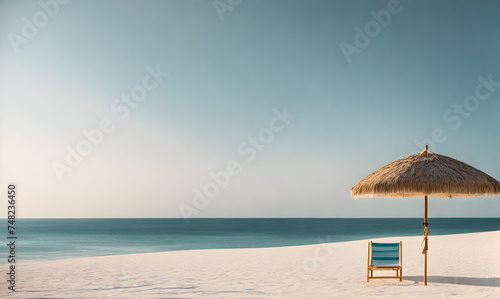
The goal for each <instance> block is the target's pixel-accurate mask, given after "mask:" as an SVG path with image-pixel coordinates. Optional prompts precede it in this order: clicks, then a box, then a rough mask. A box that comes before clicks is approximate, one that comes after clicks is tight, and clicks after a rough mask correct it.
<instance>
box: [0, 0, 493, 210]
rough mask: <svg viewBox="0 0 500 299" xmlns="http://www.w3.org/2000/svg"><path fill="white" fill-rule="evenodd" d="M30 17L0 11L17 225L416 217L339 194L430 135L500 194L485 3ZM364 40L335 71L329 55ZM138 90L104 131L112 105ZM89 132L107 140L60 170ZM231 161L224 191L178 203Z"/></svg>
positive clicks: (469, 206)
mask: <svg viewBox="0 0 500 299" xmlns="http://www.w3.org/2000/svg"><path fill="white" fill-rule="evenodd" d="M61 2H63V1H61ZM40 3H42V4H43V5H41V4H39V2H38V1H1V2H0V37H1V38H0V59H1V65H0V82H1V84H0V117H1V118H0V122H1V123H0V124H1V127H0V128H1V130H0V141H1V143H0V155H1V156H0V161H1V168H0V176H1V177H0V179H1V181H2V185H3V186H6V184H7V183H8V182H16V183H17V184H18V186H19V200H20V201H19V211H20V216H21V217H183V216H186V215H189V217H398V216H399V217H421V216H423V215H422V214H423V200H421V199H418V198H415V199H357V200H355V199H353V198H351V197H350V188H351V187H352V186H353V185H355V184H356V183H357V182H358V181H359V180H361V179H363V178H364V177H365V176H366V175H368V174H370V173H371V172H373V171H374V170H376V169H378V168H380V167H382V166H384V165H386V164H388V163H390V162H392V161H393V160H396V159H398V158H401V157H403V156H407V155H409V154H412V153H415V152H417V151H420V150H422V149H423V145H424V143H425V142H426V139H429V138H432V134H433V133H432V132H433V131H434V132H435V133H434V134H437V135H436V136H437V137H435V139H436V138H437V139H439V140H438V142H433V143H434V144H432V143H431V149H432V150H433V151H435V152H437V153H440V154H443V155H447V156H451V157H454V158H456V159H459V160H462V161H464V162H466V163H468V164H471V165H472V166H475V167H477V168H479V169H481V170H483V171H484V172H486V173H488V174H490V175H492V176H493V177H495V178H497V179H500V167H499V164H498V150H499V149H500V101H499V99H500V86H499V84H500V83H495V82H500V55H499V54H498V53H500V2H498V1H439V2H436V1H414V2H412V1H400V2H399V4H398V2H396V1H275V0H273V1H250V0H244V1H242V2H241V3H240V4H239V5H234V6H231V8H232V10H227V11H225V12H223V20H221V18H220V17H219V15H218V13H217V11H216V9H215V7H214V2H212V1H78V0H73V1H70V2H68V3H67V4H62V3H59V2H56V1H50V0H45V1H41V2H40ZM222 3H224V5H230V2H226V1H222ZM231 3H233V4H237V3H238V2H236V1H235V2H231ZM45 4H46V5H45ZM43 6H46V7H48V8H47V9H46V10H44V8H43ZM390 7H392V8H393V9H395V10H397V11H398V13H391V12H390ZM396 8H397V9H396ZM46 11H48V12H50V13H51V14H52V15H53V16H49V13H48V12H46ZM371 11H374V13H375V14H378V15H380V14H382V15H383V16H387V14H384V12H382V13H381V11H387V12H388V14H389V15H390V21H388V23H387V24H385V25H386V26H382V25H380V24H379V23H377V24H379V25H374V22H376V19H375V18H374V16H373V14H372V13H370V12H371ZM219 13H220V12H219ZM44 14H45V16H46V19H44V17H43V16H44ZM23 18H26V19H23ZM37 18H38V19H37ZM34 19H35V20H34ZM26 21H27V22H28V23H29V24H28V25H27V23H26ZM370 22H371V23H370ZM35 23H38V24H39V25H41V26H37V25H35ZM367 24H371V26H372V27H369V26H368V27H369V28H368V30H376V29H377V28H378V29H379V30H378V31H372V34H371V35H372V36H371V37H370V36H369V35H366V37H368V38H370V41H369V43H368V45H366V46H365V47H364V48H361V47H359V48H358V52H357V53H354V54H352V55H351V56H350V57H349V59H350V62H348V59H346V56H345V55H344V53H343V52H342V50H341V47H340V45H341V44H342V43H347V44H349V45H351V46H356V43H355V39H356V34H357V33H356V31H355V28H356V27H357V28H360V30H361V31H362V32H363V33H364V34H367V32H366V28H367V27H366V25H367ZM30 26H31V27H33V26H35V31H36V33H35V34H33V32H29V30H28V29H26V28H28V27H30ZM373 26H375V27H373ZM376 26H378V27H376ZM32 29H33V28H32ZM26 30H28V31H26ZM26 33H28V35H26ZM30 33H31V35H30ZM23 34H24V35H23ZM20 38H24V40H22V39H20ZM358 39H359V37H358ZM20 40H22V41H23V42H19V41H20ZM365 41H366V40H365ZM148 67H149V68H150V69H157V68H158V69H159V70H160V71H161V72H165V73H168V75H165V76H164V77H162V78H161V79H162V80H161V82H156V81H154V78H152V77H151V73H150V72H148V70H147V69H148ZM147 76H149V77H148V78H147V80H148V81H147V82H149V83H150V84H152V83H154V82H156V83H158V84H157V86H156V87H155V88H153V89H152V90H148V91H147V96H146V97H145V98H144V99H143V100H142V101H141V102H134V103H133V104H134V107H133V108H132V107H130V106H129V109H128V110H129V114H128V116H127V117H126V118H125V119H122V118H120V115H121V114H120V113H117V112H116V111H114V109H113V108H112V107H113V103H114V102H115V101H121V100H120V97H121V96H122V95H123V94H124V95H127V94H130V93H131V92H132V90H134V88H135V90H140V88H141V86H143V80H144V78H145V77H147ZM485 81H492V82H493V83H491V82H490V84H489V85H488V84H486V85H488V86H486V85H485V84H483V83H484V82H485ZM495 84H496V85H495ZM478 86H483V87H478ZM478 88H479V95H480V96H481V97H483V98H484V99H482V100H478V99H477V95H476V90H477V89H478ZM468 97H469V98H468ZM472 97H475V98H476V100H474V98H472ZM118 103H119V105H120V107H122V108H123V107H125V106H123V105H125V104H124V103H123V102H118ZM457 105H459V106H457ZM460 105H461V106H460ZM285 107H286V108H285ZM457 107H458V108H457ZM460 107H461V108H460ZM115 108H116V106H115ZM284 109H286V111H287V113H289V114H291V115H294V116H295V117H294V118H290V119H288V123H286V124H284V123H283V129H282V130H280V131H279V132H278V131H273V130H271V131H272V134H273V136H272V138H268V139H266V140H265V141H266V142H268V143H266V144H262V141H261V140H260V141H258V142H260V143H261V146H258V148H259V149H255V148H256V147H255V146H252V145H251V143H250V142H249V139H248V138H249V136H256V137H257V138H259V133H261V132H263V133H261V138H264V137H266V136H267V137H269V136H268V135H269V132H270V131H269V130H270V122H271V121H273V119H274V118H276V117H277V116H276V115H277V112H276V111H279V112H280V113H281V114H283V111H284ZM115 110H116V109H115ZM103 119H108V120H109V121H110V122H111V124H112V126H113V128H114V130H113V131H112V132H110V133H103V135H102V136H103V138H102V141H101V142H100V143H99V144H98V145H92V148H91V150H90V154H88V155H87V156H85V157H82V159H81V161H80V163H79V164H78V165H77V166H75V167H69V166H68V165H67V163H66V162H65V159H66V157H67V155H68V147H69V148H71V149H73V150H75V151H76V150H77V149H76V148H77V146H78V144H79V143H81V142H82V141H85V140H87V139H86V137H85V136H84V134H83V133H82V130H87V131H92V130H94V129H97V128H99V123H100V122H101V121H102V120H103ZM280 128H281V126H280ZM271 129H272V128H271ZM266 134H268V135H266ZM267 137H266V138H267ZM250 138H251V137H250ZM86 142H88V140H87V141H86ZM245 142H246V143H245ZM242 143H245V144H244V145H243V146H242ZM432 145H434V146H432ZM240 146H242V148H240V150H238V148H239V147H240ZM252 148H253V149H254V151H255V153H256V154H257V155H256V156H255V159H253V160H251V161H247V158H248V157H249V155H250V154H242V149H243V152H245V150H246V152H247V153H248V152H249V151H251V149H252ZM229 161H235V162H236V163H237V165H238V167H237V169H238V170H239V171H238V173H237V174H234V175H230V182H229V183H228V184H227V186H224V187H221V184H219V185H218V186H219V187H218V189H219V190H218V192H216V193H217V194H216V196H214V197H213V198H208V197H207V195H206V194H205V195H204V196H205V198H206V199H201V202H198V203H197V204H195V203H193V198H194V197H196V195H195V194H196V191H193V190H194V189H195V190H201V191H200V192H201V193H203V192H205V191H203V190H204V188H208V189H207V190H210V187H207V186H212V187H213V185H211V184H213V183H214V179H213V177H212V176H211V175H210V173H219V172H220V171H222V170H224V169H226V166H227V163H228V162H229ZM55 163H56V164H57V163H60V164H58V165H66V166H68V167H69V169H71V172H64V174H62V175H59V177H58V175H57V174H56V171H54V165H55ZM59 169H61V168H59ZM61 178H62V179H61ZM215 183H216V182H215ZM222 185H224V184H222ZM214 188H215V187H214ZM198 200H199V199H198ZM0 211H5V208H4V207H2V208H1V210H0ZM183 211H184V212H183ZM186 211H188V212H186ZM498 211H500V200H499V197H491V198H465V199H453V200H449V199H438V198H432V199H431V201H430V212H429V216H430V217H462V216H490V217H498V216H499V212H498ZM183 213H184V214H183ZM186 213H187V214H186Z"/></svg>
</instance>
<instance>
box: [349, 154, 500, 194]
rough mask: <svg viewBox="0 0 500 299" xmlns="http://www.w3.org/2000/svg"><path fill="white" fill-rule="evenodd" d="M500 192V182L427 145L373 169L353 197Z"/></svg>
mask: <svg viewBox="0 0 500 299" xmlns="http://www.w3.org/2000/svg"><path fill="white" fill-rule="evenodd" d="M495 194H500V182H499V181H497V180H496V179H494V178H492V177H491V176H489V175H487V174H486V173H484V172H482V171H481V170H478V169H476V168H474V167H472V166H470V165H468V164H465V163H463V162H460V161H458V160H455V159H453V158H450V157H446V156H443V155H439V154H436V153H433V152H431V151H429V150H428V149H427V148H426V149H425V150H423V151H422V152H420V153H418V154H415V155H411V156H408V157H406V158H403V159H400V160H397V161H394V162H392V163H390V164H388V165H386V166H384V167H382V168H380V169H379V170H377V171H375V172H373V173H372V174H370V175H369V176H367V177H366V178H364V179H363V180H361V181H360V182H359V183H357V184H356V185H355V186H354V187H352V188H351V196H352V197H355V198H357V197H424V196H425V195H427V196H430V197H448V198H452V197H473V196H485V195H495Z"/></svg>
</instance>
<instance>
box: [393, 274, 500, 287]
mask: <svg viewBox="0 0 500 299" xmlns="http://www.w3.org/2000/svg"><path fill="white" fill-rule="evenodd" d="M404 280H406V281H408V280H410V281H414V282H416V283H419V282H421V283H423V282H424V277H423V276H403V281H404ZM427 283H447V284H461V285H469V286H483V287H497V288H500V277H487V278H484V277H481V278H480V277H454V276H427Z"/></svg>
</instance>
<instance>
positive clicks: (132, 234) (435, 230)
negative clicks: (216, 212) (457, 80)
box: [0, 218, 500, 263]
mask: <svg viewBox="0 0 500 299" xmlns="http://www.w3.org/2000/svg"><path fill="white" fill-rule="evenodd" d="M429 227H430V232H431V235H442V234H459V233H470V232H483V231H494V230H500V218H433V219H430V220H429ZM16 230H17V236H18V239H17V241H16V243H17V248H16V250H17V253H16V255H17V259H16V262H28V261H37V260H54V259H66V258H75V257H85V256H102V255H114V254H128V253H145V252H159V251H173V250H189V249H215V248H254V247H275V246H291V245H305V244H317V243H322V242H326V241H327V240H328V241H329V242H341V241H352V240H361V239H370V238H377V237H390V236H420V235H422V219H420V218H414V219H413V218H410V219H408V218H404V219H395V218H390V219H378V218H377V219H373V218H370V219H360V218H349V219H346V218H342V219H318V218H292V219H283V218H280V219H268V218H265V219H227V218H225V219H192V220H191V223H190V224H189V225H186V223H185V222H184V220H183V219H18V220H17V221H16ZM4 240H6V236H4ZM7 249H8V248H7V247H6V246H4V249H3V250H4V252H5V254H4V256H5V257H6V256H7V255H8V253H7ZM6 262H7V258H4V259H0V263H6Z"/></svg>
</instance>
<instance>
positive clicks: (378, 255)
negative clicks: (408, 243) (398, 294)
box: [366, 242, 403, 282]
mask: <svg viewBox="0 0 500 299" xmlns="http://www.w3.org/2000/svg"><path fill="white" fill-rule="evenodd" d="M373 270H385V271H387V270H395V271H396V276H373ZM370 274H371V275H370ZM376 278H399V281H402V280H403V243H402V242H399V243H373V242H368V273H367V274H366V282H370V279H376Z"/></svg>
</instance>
